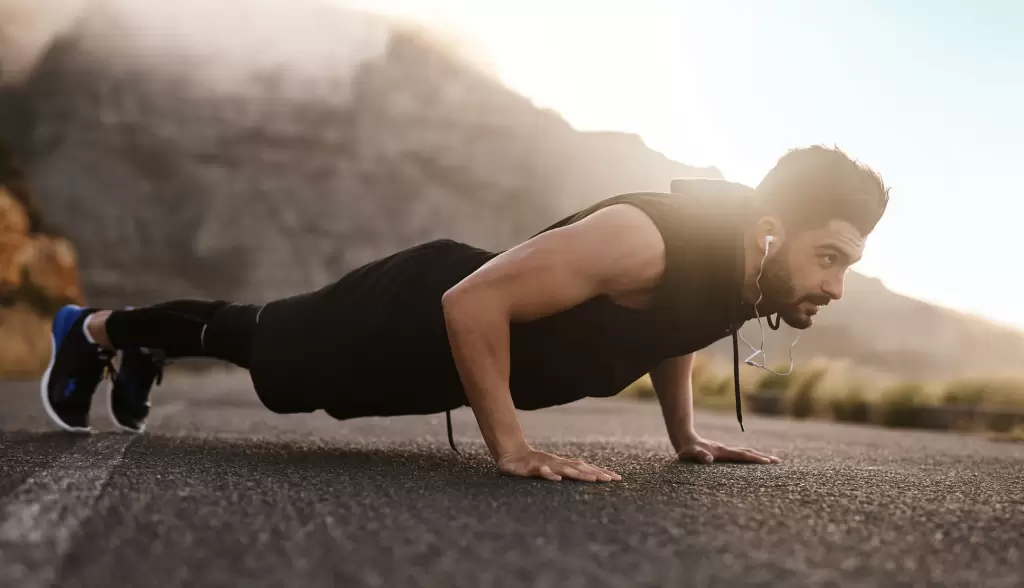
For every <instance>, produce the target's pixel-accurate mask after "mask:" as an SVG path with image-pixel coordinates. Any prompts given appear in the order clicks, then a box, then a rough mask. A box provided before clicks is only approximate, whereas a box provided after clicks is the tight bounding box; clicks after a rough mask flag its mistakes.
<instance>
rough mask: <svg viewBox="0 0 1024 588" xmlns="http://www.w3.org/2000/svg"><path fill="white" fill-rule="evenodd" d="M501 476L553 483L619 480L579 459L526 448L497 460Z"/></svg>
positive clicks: (618, 477) (615, 476)
mask: <svg viewBox="0 0 1024 588" xmlns="http://www.w3.org/2000/svg"><path fill="white" fill-rule="evenodd" d="M498 469H499V470H500V471H501V472H502V473H503V474H508V475H512V476H521V477H524V478H546V479H548V480H553V481H555V482H557V481H559V480H561V479H562V478H563V477H566V478H571V479H575V480H581V481H583V482H610V481H612V480H621V479H622V476H620V475H618V474H616V473H615V472H610V471H608V470H605V469H602V468H599V467H596V466H592V465H589V464H586V463H583V461H582V460H579V459H566V458H564V457H559V456H557V455H552V454H550V453H545V452H543V451H535V450H534V449H532V448H531V447H529V446H527V447H525V448H523V449H521V450H518V451H515V452H513V453H510V454H508V455H506V456H503V457H502V458H500V459H499V460H498Z"/></svg>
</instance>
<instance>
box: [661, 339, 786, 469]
mask: <svg viewBox="0 0 1024 588" xmlns="http://www.w3.org/2000/svg"><path fill="white" fill-rule="evenodd" d="M693 358H694V354H693V353H690V354H688V355H682V356H679V357H671V358H669V359H666V360H664V361H662V362H661V363H660V364H658V367H656V368H655V369H654V370H653V371H652V372H651V383H653V384H654V391H655V393H656V394H657V395H658V402H659V403H660V404H661V412H662V415H664V417H665V427H666V429H667V430H668V437H669V440H670V441H671V442H672V448H673V449H675V452H676V457H678V458H679V459H687V460H695V461H699V462H702V463H712V462H714V461H715V460H719V461H752V462H755V463H765V464H767V463H779V461H780V460H779V458H778V457H775V456H774V455H768V454H765V453H761V452H760V451H757V450H754V449H751V448H749V447H728V446H726V445H722V444H721V443H718V442H715V441H710V440H708V439H705V438H703V437H701V436H700V435H698V434H697V430H696V428H695V427H694V422H693V421H694V418H693Z"/></svg>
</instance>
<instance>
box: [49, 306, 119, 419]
mask: <svg viewBox="0 0 1024 588" xmlns="http://www.w3.org/2000/svg"><path fill="white" fill-rule="evenodd" d="M94 312H96V310H95V309H92V308H82V307H80V306H76V305H74V304H69V305H66V306H64V307H62V308H61V309H60V310H59V311H57V315H56V316H55V317H54V318H53V328H52V329H51V333H50V336H51V341H52V345H51V347H50V365H49V366H47V368H46V372H45V373H43V379H42V381H41V382H40V385H39V388H40V395H41V396H42V401H43V408H45V409H46V414H47V415H49V417H50V419H51V420H53V422H54V423H56V424H57V426H59V427H60V428H62V429H65V430H67V431H72V432H76V433H89V432H91V431H92V428H91V427H89V409H90V407H91V406H92V396H93V394H94V393H95V392H96V387H97V386H98V385H99V383H100V382H101V381H102V380H103V378H104V375H105V374H107V373H109V374H113V373H114V365H113V358H114V352H113V351H110V350H106V349H103V348H102V347H100V346H99V345H96V344H95V343H90V342H89V340H88V339H86V338H85V333H84V332H83V331H82V325H83V324H84V323H85V319H86V317H88V316H89V315H90V314H92V313H94Z"/></svg>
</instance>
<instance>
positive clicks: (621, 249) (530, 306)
mask: <svg viewBox="0 0 1024 588" xmlns="http://www.w3.org/2000/svg"><path fill="white" fill-rule="evenodd" d="M664 259H665V256H664V243H663V241H662V238H661V234H660V233H659V232H658V230H657V228H656V227H655V225H654V224H653V222H652V221H651V220H650V219H649V218H648V217H647V215H646V214H645V213H643V212H642V211H640V210H639V209H637V208H635V207H633V206H630V205H614V206H610V207H608V208H605V209H602V210H599V211H597V212H595V213H593V214H592V215H590V216H588V217H587V218H585V219H583V220H581V221H578V222H576V223H573V224H571V225H568V226H566V227H561V228H559V229H555V230H553V231H548V232H546V233H542V234H540V235H538V236H536V237H534V238H533V239H530V240H529V241H527V242H525V243H522V244H520V245H518V246H517V247H514V248H512V249H510V250H508V251H506V252H504V253H502V254H501V255H499V256H497V257H495V258H494V259H493V260H491V261H490V262H488V263H487V264H485V265H484V266H482V267H481V268H479V269H478V270H477V271H476V272H474V273H473V274H471V275H470V276H468V277H467V278H466V279H464V280H462V281H461V282H460V283H459V284H457V285H456V286H454V287H453V288H452V289H451V290H449V291H448V292H446V293H445V295H444V297H443V300H442V302H443V306H444V316H445V321H446V324H447V328H448V337H449V341H450V344H451V347H452V354H453V357H454V360H455V364H456V367H457V368H458V371H459V376H460V378H461V380H462V383H463V387H464V388H465V391H466V396H467V398H468V400H469V403H470V406H471V407H472V409H473V412H474V414H475V416H476V419H477V422H478V424H479V426H480V431H481V433H482V434H483V437H484V440H485V442H486V443H487V447H488V449H489V450H490V452H491V455H492V457H493V458H494V459H495V461H496V462H497V463H498V466H499V468H500V469H502V471H504V472H506V473H510V474H514V475H524V476H542V477H546V478H549V479H560V478H561V477H562V476H569V477H574V478H578V479H603V477H602V475H601V473H602V472H603V473H608V472H604V471H603V470H600V469H599V468H593V467H592V466H587V465H586V464H582V462H578V461H571V460H561V459H560V458H557V457H556V456H551V455H550V454H546V453H543V452H537V451H534V450H533V449H532V448H531V447H530V446H529V444H528V443H527V442H526V439H525V437H524V436H523V432H522V428H521V426H520V424H519V420H518V418H517V416H516V411H515V405H514V404H513V402H512V396H511V392H510V389H509V374H510V357H509V347H510V346H509V325H510V324H511V323H513V322H520V321H530V320H535V319H538V318H541V317H544V316H548V315H551V314H554V313H557V312H559V311H562V310H564V309H568V308H571V307H573V306H575V305H577V304H580V303H582V302H584V301H586V300H588V299H590V298H593V297H594V296H598V295H601V294H607V295H616V294H631V293H638V292H646V291H650V290H652V289H653V288H655V287H656V286H657V284H658V282H659V280H660V278H661V275H662V273H663V271H664V266H665V261H664ZM611 477H612V478H613V479H614V478H615V477H616V476H614V475H612V476H611Z"/></svg>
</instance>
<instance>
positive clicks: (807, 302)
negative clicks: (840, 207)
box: [758, 220, 864, 329]
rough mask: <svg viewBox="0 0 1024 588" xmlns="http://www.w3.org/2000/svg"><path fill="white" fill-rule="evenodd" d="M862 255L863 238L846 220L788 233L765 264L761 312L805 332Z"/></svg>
mask: <svg viewBox="0 0 1024 588" xmlns="http://www.w3.org/2000/svg"><path fill="white" fill-rule="evenodd" d="M863 252H864V236H863V235H861V234H860V232H859V231H858V230H857V229H856V228H854V226H853V225H851V224H850V223H848V222H846V221H841V220H834V221H832V222H830V223H829V224H828V225H826V226H825V227H823V228H819V229H811V230H806V231H801V232H799V233H797V234H791V235H789V236H788V237H787V238H786V239H785V240H783V242H782V243H781V246H780V247H779V249H778V250H777V251H775V252H774V254H770V255H769V256H768V259H766V260H765V262H764V273H763V274H762V276H761V280H760V286H761V292H762V294H763V296H764V299H763V300H762V302H761V305H759V306H758V311H759V312H761V313H763V314H769V313H774V312H777V313H779V317H781V318H782V320H784V321H786V324H788V325H789V326H791V327H793V328H795V329H806V328H807V327H810V326H811V324H812V323H813V322H814V315H815V314H817V312H818V307H819V306H824V305H826V304H828V303H829V302H831V301H832V300H839V299H840V298H841V297H842V295H843V285H844V280H845V279H846V272H847V271H848V270H849V269H850V266H852V265H853V264H854V263H856V262H858V261H859V260H860V258H861V256H862V255H863Z"/></svg>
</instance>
